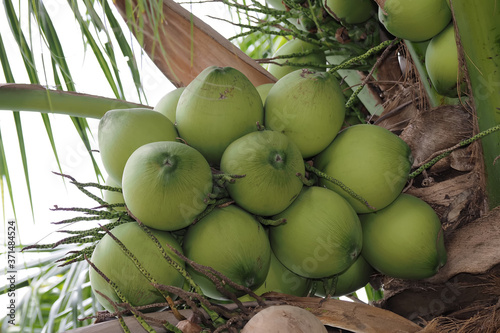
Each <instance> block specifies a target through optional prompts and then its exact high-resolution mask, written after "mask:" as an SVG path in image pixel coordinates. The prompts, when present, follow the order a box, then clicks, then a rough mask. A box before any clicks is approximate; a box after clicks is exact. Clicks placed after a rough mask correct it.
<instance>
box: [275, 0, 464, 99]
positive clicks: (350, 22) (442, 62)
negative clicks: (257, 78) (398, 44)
mask: <svg viewBox="0 0 500 333" xmlns="http://www.w3.org/2000/svg"><path fill="white" fill-rule="evenodd" d="M309 2H310V1H305V2H300V1H298V2H297V1H291V0H287V1H277V0H267V4H268V5H269V6H271V7H272V8H275V9H278V10H283V11H292V12H293V11H294V10H293V8H295V7H296V6H298V5H299V4H300V6H306V7H308V8H309V6H310V5H309ZM376 2H377V3H378V4H379V6H378V21H379V22H380V23H381V24H382V25H383V26H384V27H385V29H386V30H387V31H388V32H389V33H390V34H392V35H393V36H395V37H398V38H401V39H403V40H405V41H406V42H409V43H413V44H414V46H415V47H416V48H417V49H418V50H421V53H422V56H423V61H424V63H425V68H426V70H427V74H428V76H429V79H430V81H431V84H432V86H433V87H434V89H435V90H436V92H437V93H439V94H441V95H443V96H446V97H451V98H454V97H457V96H458V94H459V93H460V92H461V91H464V90H465V86H464V85H465V81H464V77H463V75H462V73H461V72H460V71H459V60H458V49H457V43H456V39H455V29H454V25H453V22H452V14H451V9H450V3H449V0H422V1H411V0H403V1H402V0H376ZM312 4H313V8H315V10H317V11H320V12H321V13H322V15H319V14H318V20H316V21H315V22H309V21H310V19H305V18H304V17H303V15H304V14H305V13H307V11H298V12H300V13H301V15H302V16H300V15H299V16H298V18H293V19H289V20H290V22H292V23H293V24H294V25H296V26H297V28H299V29H301V30H304V31H316V30H317V28H318V26H317V25H316V24H319V25H320V26H321V28H322V29H326V27H327V26H328V24H329V22H330V21H331V20H332V19H333V20H334V22H336V23H340V24H342V25H343V26H344V27H346V31H347V32H346V33H347V34H349V33H350V31H352V30H353V28H354V27H356V26H357V25H360V24H363V23H364V22H366V21H367V20H369V19H371V18H373V17H374V16H376V13H377V6H376V5H375V2H374V1H372V0H323V1H320V2H318V1H312ZM305 22H309V23H310V24H308V23H305ZM311 25H312V26H313V27H314V29H316V30H314V29H312V28H311ZM340 42H341V43H340V44H342V41H340ZM339 47H340V45H339ZM329 52H330V53H332V51H331V50H330V51H329ZM333 53H335V52H333ZM294 55H295V56H294ZM273 59H274V60H273V62H274V63H271V64H269V66H268V70H269V72H270V73H271V74H273V75H274V76H275V77H277V78H281V77H282V76H283V75H284V74H286V73H288V72H289V67H288V66H282V65H283V64H290V65H291V64H293V63H297V64H300V63H302V64H303V63H311V64H317V65H318V66H319V67H318V69H320V68H321V66H324V65H326V64H327V56H326V54H325V50H323V49H322V48H321V47H320V45H318V44H313V43H311V42H307V41H305V40H304V39H299V38H295V39H291V40H289V41H287V42H285V43H284V44H283V45H282V46H280V47H279V48H278V49H277V50H276V51H275V53H274V54H273Z"/></svg>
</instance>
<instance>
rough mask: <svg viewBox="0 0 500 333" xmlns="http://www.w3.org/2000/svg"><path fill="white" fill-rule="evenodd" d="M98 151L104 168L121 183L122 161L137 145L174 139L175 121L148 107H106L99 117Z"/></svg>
mask: <svg viewBox="0 0 500 333" xmlns="http://www.w3.org/2000/svg"><path fill="white" fill-rule="evenodd" d="M97 137H98V143H99V152H100V156H101V160H102V164H103V165H104V169H105V170H106V172H107V173H108V175H109V177H111V178H113V180H114V181H115V183H117V184H121V182H122V176H123V169H124V168H125V163H127V160H128V158H129V157H130V155H132V153H133V152H134V151H135V150H136V149H137V148H139V147H140V146H142V145H144V144H146V143H150V142H156V141H175V140H176V139H177V137H178V134H177V130H176V128H175V126H174V124H173V123H172V122H171V121H170V120H169V119H168V118H167V117H165V116H164V115H162V114H161V113H159V112H156V111H153V110H151V109H145V108H134V109H117V110H109V111H108V112H106V113H105V114H104V116H103V117H102V118H101V120H100V121H99V127H98V132H97Z"/></svg>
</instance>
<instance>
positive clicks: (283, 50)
mask: <svg viewBox="0 0 500 333" xmlns="http://www.w3.org/2000/svg"><path fill="white" fill-rule="evenodd" d="M291 55H298V56H294V57H291ZM275 57H283V58H278V59H275V60H274V62H276V63H278V64H279V65H276V64H270V65H269V68H268V71H269V73H271V74H272V75H274V77H276V78H277V79H281V78H282V77H283V76H285V75H287V74H288V73H291V72H293V71H296V70H298V69H301V68H304V67H307V68H310V69H314V70H321V68H322V67H321V66H322V65H325V64H326V56H325V53H324V51H322V50H321V49H320V48H319V47H318V46H317V45H314V44H311V43H308V42H305V41H303V40H301V39H298V38H296V39H292V40H290V41H288V42H286V43H285V44H284V45H283V46H281V47H280V48H279V49H278V50H277V51H276V52H275V53H274V54H273V58H275ZM305 64H308V65H307V66H306V65H305ZM318 65H320V66H319V67H318Z"/></svg>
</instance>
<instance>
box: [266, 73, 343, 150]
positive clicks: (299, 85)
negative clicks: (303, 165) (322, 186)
mask: <svg viewBox="0 0 500 333" xmlns="http://www.w3.org/2000/svg"><path fill="white" fill-rule="evenodd" d="M265 110H266V111H265V126H266V128H268V129H272V130H274V131H278V132H281V133H284V134H285V135H286V136H288V137H289V138H290V139H291V140H292V141H293V142H294V143H295V144H296V145H297V146H298V147H299V149H300V152H301V153H302V157H303V158H309V157H312V156H314V155H316V154H318V153H319V152H321V151H322V150H323V149H325V148H326V147H327V146H328V145H329V144H330V143H331V142H332V140H333V139H334V138H335V136H336V135H337V133H338V131H339V130H340V128H341V127H342V124H343V122H344V117H345V112H346V111H345V99H344V95H343V93H342V90H341V89H340V83H339V82H338V80H337V79H336V78H335V76H334V75H333V74H330V73H326V72H317V71H314V70H309V69H300V70H296V71H294V72H292V73H290V74H287V75H285V76H284V77H283V78H281V79H280V80H278V82H276V83H275V84H274V86H273V87H272V88H271V90H270V91H269V93H268V95H267V99H266V104H265Z"/></svg>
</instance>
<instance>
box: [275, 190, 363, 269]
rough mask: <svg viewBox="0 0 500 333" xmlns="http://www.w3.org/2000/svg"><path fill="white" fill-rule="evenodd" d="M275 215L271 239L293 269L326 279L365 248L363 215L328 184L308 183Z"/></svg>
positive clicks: (280, 258)
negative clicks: (363, 241)
mask: <svg viewBox="0 0 500 333" xmlns="http://www.w3.org/2000/svg"><path fill="white" fill-rule="evenodd" d="M273 218H274V219H282V218H284V219H286V223H283V224H280V225H278V226H274V227H271V228H270V230H269V240H270V242H271V247H272V249H273V252H274V254H275V255H276V257H277V258H278V260H279V261H280V262H281V263H282V264H283V265H284V266H285V267H286V268H288V269H289V270H291V271H292V272H294V273H295V274H298V275H300V276H303V277H306V278H311V279H322V278H326V277H330V276H333V275H335V274H339V273H341V272H343V271H344V270H346V269H347V268H349V266H351V265H352V264H353V263H354V261H355V260H356V258H357V257H358V255H359V254H360V252H361V246H362V231H361V224H360V222H359V218H358V216H357V215H356V212H355V211H354V209H352V207H351V205H349V203H348V202H347V201H346V200H345V199H344V198H343V197H341V196H340V195H338V194H337V193H335V192H334V191H331V190H329V189H326V188H324V187H316V186H313V187H304V190H303V191H302V192H301V194H300V195H299V196H298V197H297V199H295V201H294V202H293V203H292V204H291V205H290V206H289V207H288V208H287V209H286V210H285V211H283V212H282V213H280V214H278V215H275V216H274V217H273Z"/></svg>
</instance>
